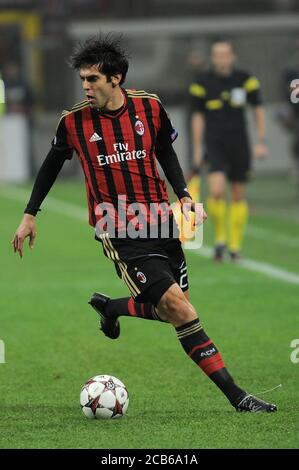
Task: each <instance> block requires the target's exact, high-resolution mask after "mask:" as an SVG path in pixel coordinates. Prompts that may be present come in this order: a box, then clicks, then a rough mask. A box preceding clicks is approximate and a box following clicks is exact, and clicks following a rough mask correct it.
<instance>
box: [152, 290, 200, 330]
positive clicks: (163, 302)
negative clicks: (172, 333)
mask: <svg viewBox="0 0 299 470" xmlns="http://www.w3.org/2000/svg"><path fill="white" fill-rule="evenodd" d="M158 308H159V312H161V313H162V314H164V315H165V316H166V317H167V319H168V321H169V322H170V323H172V324H173V325H174V326H175V327H177V326H181V325H184V324H185V323H188V322H189V321H192V320H194V319H195V318H197V314H196V311H195V309H194V307H193V306H192V304H191V303H190V302H188V300H187V299H186V297H185V296H184V293H183V292H182V290H181V289H180V287H179V286H178V285H173V286H171V287H170V288H169V289H168V290H167V291H166V292H165V294H164V295H163V296H162V298H161V299H160V302H159V304H158Z"/></svg>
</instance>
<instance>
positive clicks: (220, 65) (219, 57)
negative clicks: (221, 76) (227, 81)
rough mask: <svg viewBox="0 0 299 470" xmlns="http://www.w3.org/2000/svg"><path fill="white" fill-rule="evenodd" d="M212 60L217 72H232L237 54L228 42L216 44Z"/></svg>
mask: <svg viewBox="0 0 299 470" xmlns="http://www.w3.org/2000/svg"><path fill="white" fill-rule="evenodd" d="M211 61H212V64H213V66H214V68H215V69H216V71H217V72H219V73H228V72H230V71H231V69H232V68H233V65H234V62H235V54H234V51H233V49H232V46H231V44H230V43H228V42H218V43H216V44H214V45H213V47H212V51H211Z"/></svg>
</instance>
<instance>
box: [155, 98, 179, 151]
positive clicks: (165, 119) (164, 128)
mask: <svg viewBox="0 0 299 470" xmlns="http://www.w3.org/2000/svg"><path fill="white" fill-rule="evenodd" d="M177 136H178V132H177V130H176V129H175V128H174V127H173V125H172V122H171V120H170V117H169V115H168V114H167V112H166V111H165V109H164V108H163V106H162V105H161V104H160V128H159V130H158V133H157V145H158V146H159V147H163V146H164V145H166V146H167V145H168V144H172V142H174V141H175V139H176V138H177Z"/></svg>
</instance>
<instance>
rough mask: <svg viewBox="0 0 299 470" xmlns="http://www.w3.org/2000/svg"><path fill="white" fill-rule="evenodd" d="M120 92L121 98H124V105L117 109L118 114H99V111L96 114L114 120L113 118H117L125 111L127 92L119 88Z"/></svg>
mask: <svg viewBox="0 0 299 470" xmlns="http://www.w3.org/2000/svg"><path fill="white" fill-rule="evenodd" d="M121 92H122V94H123V97H124V104H123V105H122V107H121V108H119V110H118V112H117V113H112V114H110V113H109V112H106V113H105V112H104V113H101V112H100V111H98V110H97V113H99V114H100V115H101V116H104V117H107V118H110V119H115V118H119V117H120V116H121V115H122V114H123V113H124V112H125V111H126V109H127V107H128V96H127V92H126V90H125V89H124V88H121Z"/></svg>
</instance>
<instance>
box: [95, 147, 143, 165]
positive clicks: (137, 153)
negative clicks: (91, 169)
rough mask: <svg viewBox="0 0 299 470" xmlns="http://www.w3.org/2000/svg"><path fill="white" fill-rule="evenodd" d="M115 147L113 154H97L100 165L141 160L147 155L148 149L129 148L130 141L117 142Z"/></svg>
mask: <svg viewBox="0 0 299 470" xmlns="http://www.w3.org/2000/svg"><path fill="white" fill-rule="evenodd" d="M113 148H114V153H113V154H112V155H97V159H98V162H99V165H100V166H104V165H110V164H111V163H121V162H124V161H127V160H139V159H140V158H145V157H146V150H144V149H143V150H129V144H128V143H115V144H113Z"/></svg>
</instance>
